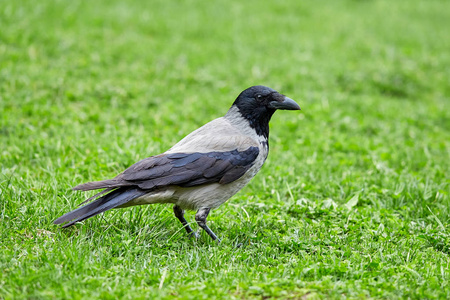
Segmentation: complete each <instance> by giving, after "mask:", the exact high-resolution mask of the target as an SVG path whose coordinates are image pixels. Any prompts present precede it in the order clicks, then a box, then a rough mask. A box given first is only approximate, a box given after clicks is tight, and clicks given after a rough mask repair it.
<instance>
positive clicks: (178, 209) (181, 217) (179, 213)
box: [173, 205, 198, 238]
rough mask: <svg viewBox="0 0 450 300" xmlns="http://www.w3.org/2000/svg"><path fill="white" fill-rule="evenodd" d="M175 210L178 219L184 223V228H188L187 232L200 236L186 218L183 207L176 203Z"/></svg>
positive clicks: (196, 236)
mask: <svg viewBox="0 0 450 300" xmlns="http://www.w3.org/2000/svg"><path fill="white" fill-rule="evenodd" d="M173 212H174V213H175V217H177V218H178V220H180V222H181V224H183V227H184V229H186V231H187V233H188V234H189V235H190V236H193V237H195V238H198V234H197V232H194V231H193V230H192V228H191V226H189V224H188V222H187V221H186V219H185V218H184V210H183V209H181V207H179V206H178V205H174V206H173Z"/></svg>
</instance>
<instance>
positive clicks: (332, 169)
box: [0, 0, 450, 299]
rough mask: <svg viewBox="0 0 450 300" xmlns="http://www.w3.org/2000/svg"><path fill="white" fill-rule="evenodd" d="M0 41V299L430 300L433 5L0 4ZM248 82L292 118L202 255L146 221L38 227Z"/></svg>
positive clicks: (442, 272)
mask: <svg viewBox="0 0 450 300" xmlns="http://www.w3.org/2000/svg"><path fill="white" fill-rule="evenodd" d="M0 28H1V29H0V115H1V118H0V161H1V170H0V171H1V174H0V221H1V222H0V240H1V243H0V269H1V270H2V272H0V299H40V298H42V299H52V298H54V299H59V298H71V299H80V298H89V299H93V298H102V299H117V298H123V299H144V298H146V299H148V298H151V299H157V298H162V299H166V298H180V299H191V298H192V299H213V298H235V299H252V298H254V299H316V298H389V299H392V298H407V297H409V298H422V299H423V298H428V299H430V298H442V299H444V298H449V297H450V291H449V289H448V283H449V282H448V281H449V276H450V275H449V263H450V260H449V254H450V235H449V234H450V233H449V230H450V228H449V225H448V224H449V220H450V216H449V212H450V210H449V205H450V200H449V193H450V188H449V183H450V178H449V175H448V174H449V173H450V172H449V170H450V160H449V158H450V157H449V156H450V112H449V109H448V108H449V105H450V101H449V95H450V82H449V81H450V80H449V78H450V51H449V49H450V39H449V35H448V28H450V2H448V1H444V0H442V1H438V0H432V1H419V0H413V1H401V0H398V1H387V0H385V1H383V0H366V1H362V0H361V1H356V0H353V1H350V0H348V1H344V0H342V1H265V2H262V1H253V0H252V1H245V2H238V1H220V0H219V1H209V2H206V1H115V0H113V1H56V0H55V1H5V0H0ZM257 84H263V85H267V86H270V87H272V88H275V89H277V90H279V91H280V92H281V93H283V94H286V95H287V96H289V97H290V98H293V99H294V100H296V101H297V102H298V103H299V104H300V106H301V107H302V111H301V112H300V113H293V112H278V113H277V114H276V115H275V116H274V117H273V120H272V122H271V137H270V144H271V153H270V155H269V158H268V160H267V162H266V165H265V166H264V168H263V169H262V170H261V172H260V173H259V175H257V176H256V178H255V179H254V180H253V181H252V182H251V183H250V184H249V186H248V187H246V188H245V189H244V190H242V191H241V192H240V193H239V194H238V195H236V196H235V197H233V198H232V199H231V200H230V201H229V202H228V203H227V204H224V205H223V206H221V207H220V208H219V209H217V210H215V211H213V212H212V213H211V215H210V217H209V218H208V220H209V224H210V227H211V228H212V229H213V230H214V231H215V232H216V233H217V234H218V235H219V236H220V237H221V238H222V239H223V243H222V244H220V245H216V244H215V243H213V242H212V241H210V240H209V238H208V236H206V235H205V234H203V233H202V236H201V238H200V239H199V240H198V241H192V240H189V239H188V238H187V236H186V235H185V232H184V230H183V228H181V225H180V224H179V222H178V220H176V219H175V218H174V217H173V215H172V209H171V207H170V206H163V205H159V206H151V207H148V206H147V207H137V208H132V209H126V210H115V211H111V212H107V213H105V214H104V216H99V217H96V218H94V219H90V220H88V221H85V222H84V223H83V224H78V225H77V226H75V227H74V228H70V229H67V230H61V229H59V228H58V227H57V226H55V225H53V224H52V221H53V220H54V219H55V218H56V217H58V216H59V215H61V214H62V213H64V212H66V211H69V210H71V209H73V208H75V206H76V204H78V203H80V202H82V201H83V200H84V199H85V196H86V195H83V194H80V193H76V192H72V191H71V190H70V188H71V187H72V186H75V185H77V184H79V183H82V182H85V181H91V180H101V179H106V178H110V177H113V176H115V175H116V174H117V173H119V172H121V171H122V170H123V169H124V168H126V167H127V166H129V165H131V164H132V163H134V162H135V161H137V160H139V159H142V158H145V157H147V156H150V155H154V154H158V153H160V152H163V151H165V150H166V149H168V148H170V147H171V146H172V145H173V144H174V143H175V142H177V141H178V140H179V139H181V138H182V137H183V136H185V135H186V134H188V133H189V132H191V131H192V130H194V129H196V128H198V127H199V126H201V125H203V124H204V123H206V122H208V121H210V120H211V119H213V118H216V117H220V116H222V115H224V114H225V112H226V111H227V109H228V108H229V107H230V105H231V104H232V102H233V101H234V99H235V98H236V96H237V95H238V94H239V93H240V92H241V91H242V90H244V89H245V88H247V87H249V86H251V85H257ZM187 217H188V220H190V221H192V222H193V221H194V219H193V214H192V213H191V214H188V216H187ZM193 226H194V227H196V225H195V224H194V225H193ZM237 243H243V244H244V246H243V247H242V248H239V249H236V248H235V247H234V245H236V244H237Z"/></svg>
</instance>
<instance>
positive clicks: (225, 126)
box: [54, 86, 300, 241]
mask: <svg viewBox="0 0 450 300" xmlns="http://www.w3.org/2000/svg"><path fill="white" fill-rule="evenodd" d="M277 109H283V110H299V109H300V106H299V105H298V104H297V103H296V102H295V101H294V100H292V99H290V98H288V97H286V96H284V95H282V94H280V93H278V92H277V91H275V90H273V89H271V88H268V87H265V86H252V87H250V88H248V89H246V90H244V91H243V92H242V93H241V94H240V95H239V96H238V97H237V99H236V100H235V101H234V103H233V105H232V106H231V108H230V109H229V110H228V112H227V113H226V115H225V116H224V117H221V118H218V119H215V120H213V121H211V122H209V123H207V124H206V125H204V126H202V127H200V128H199V129H197V130H195V131H194V132H192V133H190V134H189V135H187V136H186V137H185V138H183V139H182V140H181V141H180V142H178V143H177V144H175V145H174V146H173V147H172V148H170V149H169V150H168V151H166V152H164V153H162V154H159V155H155V156H151V157H148V158H145V159H143V160H141V161H139V162H137V163H135V164H134V165H132V166H131V167H129V168H128V169H126V170H125V171H124V172H122V173H121V174H119V175H117V176H116V177H115V178H113V179H109V180H103V181H95V182H88V183H84V184H80V185H78V186H76V187H74V188H73V189H74V190H80V191H89V190H97V189H104V190H103V191H101V192H100V193H98V194H96V195H95V196H93V197H91V198H89V199H88V200H86V201H85V202H83V203H82V204H85V203H87V202H89V201H91V200H94V199H95V200H94V201H92V202H91V203H89V204H86V205H84V206H82V207H79V208H77V209H75V210H73V211H71V212H68V213H67V214H65V215H63V216H61V217H59V218H58V219H56V220H55V221H54V223H55V224H62V223H66V224H64V225H63V227H69V226H72V225H74V224H75V223H77V222H81V221H83V220H86V219H88V218H91V217H93V216H95V215H98V214H100V213H102V212H104V211H107V210H110V209H112V208H122V207H128V206H134V205H143V204H153V203H172V204H174V206H173V211H174V213H175V216H176V217H177V218H178V219H179V220H180V222H181V223H182V224H183V226H184V228H185V229H186V231H187V233H188V234H189V235H193V236H195V237H197V236H198V235H197V233H196V232H194V231H193V230H192V228H191V227H190V226H189V224H188V222H187V221H186V219H185V218H184V211H185V210H186V209H187V210H196V211H197V213H196V215H195V220H196V221H197V224H198V225H199V226H200V227H201V228H203V229H204V230H205V231H206V232H207V233H208V235H209V236H210V237H211V238H212V239H213V240H218V241H220V240H219V239H218V238H217V236H216V235H215V234H214V232H213V231H212V230H211V229H210V228H209V227H208V226H207V225H206V218H207V217H208V214H209V212H210V210H211V209H215V208H217V207H219V206H220V205H221V204H222V203H224V202H225V201H227V200H228V199H229V198H230V197H232V196H233V195H234V194H236V193H237V192H238V191H239V190H241V189H242V188H243V187H244V186H245V185H246V184H247V183H248V182H249V181H250V180H251V179H252V178H253V177H254V176H255V175H256V173H258V171H259V170H260V169H261V167H262V165H263V164H264V161H265V160H266V158H267V155H268V153H269V141H268V138H269V121H270V118H271V117H272V115H273V113H274V112H275V111H276V110H277Z"/></svg>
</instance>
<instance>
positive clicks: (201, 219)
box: [195, 208, 220, 243]
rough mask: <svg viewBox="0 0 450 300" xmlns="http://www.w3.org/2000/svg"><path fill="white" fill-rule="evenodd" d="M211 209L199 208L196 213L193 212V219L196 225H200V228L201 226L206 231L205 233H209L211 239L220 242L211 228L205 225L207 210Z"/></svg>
mask: <svg viewBox="0 0 450 300" xmlns="http://www.w3.org/2000/svg"><path fill="white" fill-rule="evenodd" d="M210 210H211V208H200V209H199V210H198V211H197V213H196V214H195V221H197V224H198V226H200V227H201V228H203V230H204V231H206V233H208V234H209V236H210V237H211V238H212V239H213V240H217V241H219V243H220V239H219V238H218V237H217V236H216V235H215V234H214V232H212V230H211V229H209V227H208V226H207V225H206V218H207V217H208V214H209V211H210Z"/></svg>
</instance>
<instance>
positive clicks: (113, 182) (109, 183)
mask: <svg viewBox="0 0 450 300" xmlns="http://www.w3.org/2000/svg"><path fill="white" fill-rule="evenodd" d="M125 185H129V183H127V182H125V181H123V180H118V179H108V180H102V181H92V182H86V183H83V184H80V185H77V186H76V187H74V188H72V189H73V190H74V191H90V190H98V189H108V188H109V189H110V188H118V187H121V186H125Z"/></svg>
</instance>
